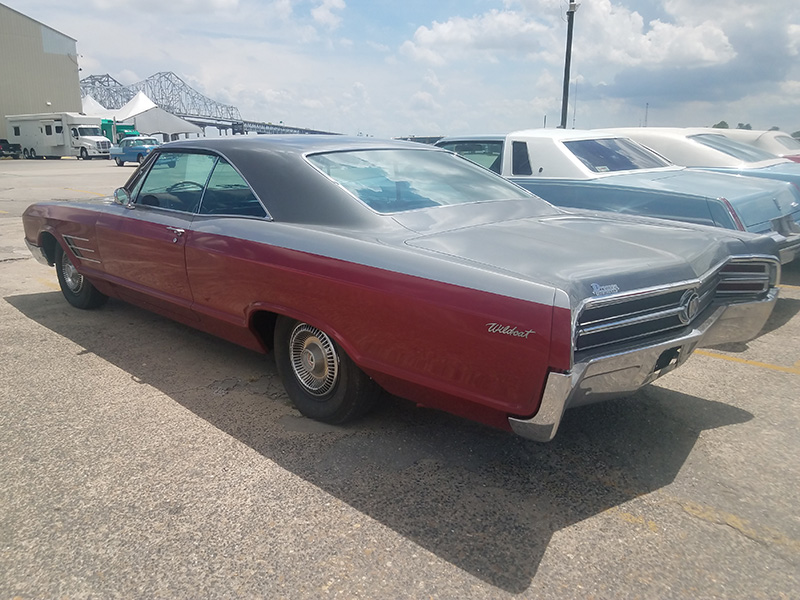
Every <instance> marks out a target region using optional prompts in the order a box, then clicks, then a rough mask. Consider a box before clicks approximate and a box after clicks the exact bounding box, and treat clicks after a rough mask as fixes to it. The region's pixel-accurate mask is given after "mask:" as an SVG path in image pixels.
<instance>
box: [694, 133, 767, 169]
mask: <svg viewBox="0 0 800 600" xmlns="http://www.w3.org/2000/svg"><path fill="white" fill-rule="evenodd" d="M689 138H690V139H692V140H694V141H696V142H700V143H701V144H703V145H704V146H708V147H709V148H713V149H714V150H719V151H720V152H724V153H725V154H727V155H729V156H733V157H734V158H736V159H738V160H741V161H745V162H759V161H762V160H774V159H775V158H777V157H776V156H775V155H774V154H770V153H769V152H766V151H765V150H760V149H758V148H756V147H754V146H749V145H748V144H743V143H741V142H737V141H735V140H731V139H728V138H726V137H725V136H724V135H718V134H716V133H701V134H699V135H690V136H689Z"/></svg>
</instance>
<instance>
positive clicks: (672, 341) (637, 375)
mask: <svg viewBox="0 0 800 600" xmlns="http://www.w3.org/2000/svg"><path fill="white" fill-rule="evenodd" d="M777 297H778V290H777V289H776V288H771V289H770V291H769V293H768V295H767V297H766V298H764V299H763V300H759V301H753V302H742V303H739V304H728V305H722V306H712V307H710V308H709V309H708V311H707V312H708V314H707V316H705V318H703V319H702V320H700V321H699V322H697V323H695V324H694V326H693V327H692V328H691V330H690V331H688V332H685V333H684V334H683V335H681V336H678V337H672V338H669V339H664V340H661V341H658V342H655V343H651V344H649V345H647V346H644V347H642V346H639V347H636V348H630V349H626V350H622V351H618V352H615V353H613V354H602V355H598V356H592V357H589V358H585V359H583V360H581V361H578V362H576V364H575V365H574V366H573V368H572V371H571V372H569V373H556V372H551V373H550V374H549V376H548V378H547V384H546V385H545V390H544V394H543V396H542V403H541V405H540V407H539V411H538V412H537V413H536V415H535V416H533V417H531V418H529V419H520V418H515V417H509V419H508V420H509V424H510V425H511V429H512V430H513V431H514V432H515V433H516V434H518V435H520V436H522V437H524V438H528V439H531V440H535V441H537V442H549V441H550V440H552V439H553V437H554V436H555V434H556V431H557V430H558V426H559V424H560V422H561V418H562V416H563V414H564V411H565V410H566V409H567V408H569V407H573V406H580V405H582V404H591V403H593V402H602V401H604V400H609V399H611V398H618V397H620V396H625V395H628V394H631V393H633V392H635V391H636V390H638V389H639V388H641V387H642V386H644V385H647V384H648V383H650V382H652V381H655V380H656V379H658V378H659V377H661V376H662V375H665V374H666V373H669V372H670V371H672V370H673V369H675V368H677V367H679V366H680V365H682V364H683V363H684V362H685V361H686V359H688V358H689V356H690V355H691V354H692V352H693V351H694V350H695V349H696V348H699V347H707V346H715V345H718V344H724V343H731V342H744V341H748V340H751V339H753V338H754V337H756V336H757V335H758V333H759V332H760V331H761V329H762V328H763V326H764V323H766V321H767V319H768V318H769V316H770V314H771V313H772V309H773V308H774V306H775V302H776V300H777Z"/></svg>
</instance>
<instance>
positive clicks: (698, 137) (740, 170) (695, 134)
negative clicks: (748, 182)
mask: <svg viewBox="0 0 800 600" xmlns="http://www.w3.org/2000/svg"><path fill="white" fill-rule="evenodd" d="M605 131H609V132H613V133H616V134H617V135H625V136H628V137H630V138H632V139H634V140H636V141H637V142H639V143H640V144H642V145H643V146H647V147H648V148H650V149H651V150H653V151H655V152H658V153H659V154H661V155H662V156H664V157H665V158H667V159H668V160H670V161H671V162H673V163H675V164H676V165H682V166H684V167H691V168H694V169H703V170H706V171H719V172H721V173H733V174H735V175H747V176H749V177H763V178H765V179H777V180H780V181H788V182H790V183H792V184H794V186H795V187H797V188H798V189H800V164H798V163H795V162H792V161H790V160H788V159H786V158H781V157H779V156H775V155H774V154H770V153H769V152H766V151H764V150H761V149H760V148H756V147H754V146H750V145H748V144H744V143H742V142H738V141H736V140H732V139H729V138H727V137H725V136H724V135H722V134H720V133H713V132H709V131H708V130H707V129H688V128H687V129H684V128H678V127H623V128H615V129H607V130H605Z"/></svg>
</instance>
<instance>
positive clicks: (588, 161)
mask: <svg viewBox="0 0 800 600" xmlns="http://www.w3.org/2000/svg"><path fill="white" fill-rule="evenodd" d="M564 146H566V148H567V150H569V151H570V152H572V154H574V155H575V156H576V157H577V158H578V160H580V161H581V162H582V163H583V164H584V165H585V166H586V168H587V169H589V170H590V171H592V172H594V173H611V172H614V171H637V170H639V169H656V168H659V167H669V166H670V164H671V163H669V162H668V161H667V160H665V159H664V158H661V157H660V156H659V155H658V154H656V153H655V152H653V151H651V150H648V149H647V148H645V147H643V146H641V145H639V144H637V143H636V142H634V141H633V140H629V139H625V138H600V139H595V140H574V141H570V142H564Z"/></svg>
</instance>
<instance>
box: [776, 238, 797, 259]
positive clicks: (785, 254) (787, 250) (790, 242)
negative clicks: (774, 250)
mask: <svg viewBox="0 0 800 600" xmlns="http://www.w3.org/2000/svg"><path fill="white" fill-rule="evenodd" d="M778 256H779V257H780V259H781V264H782V265H785V264H786V263H790V262H792V261H793V260H795V259H796V258H797V257H798V256H800V234H795V235H792V236H790V237H787V238H786V239H785V240H784V241H782V242H780V243H779V244H778Z"/></svg>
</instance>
